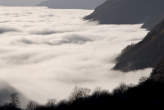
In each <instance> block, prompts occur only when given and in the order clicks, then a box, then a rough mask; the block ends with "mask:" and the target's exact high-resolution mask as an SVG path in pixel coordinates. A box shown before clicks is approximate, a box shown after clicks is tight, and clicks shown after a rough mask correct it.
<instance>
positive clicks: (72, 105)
mask: <svg viewBox="0 0 164 110" xmlns="http://www.w3.org/2000/svg"><path fill="white" fill-rule="evenodd" d="M163 74H164V60H162V61H161V62H160V63H159V64H158V65H157V67H156V68H155V69H154V70H153V72H152V74H151V76H150V78H149V79H144V78H142V81H141V82H140V83H139V85H137V86H126V85H123V84H122V85H121V86H120V87H119V88H117V89H115V90H114V91H113V92H112V93H110V92H108V91H104V90H100V89H97V90H96V91H95V92H94V93H93V94H92V95H88V93H89V90H88V89H83V88H82V89H76V91H74V92H73V95H72V97H71V98H70V100H67V101H61V102H59V103H56V102H55V101H54V100H51V101H49V102H48V103H47V104H46V105H37V104H35V103H29V105H28V106H27V109H26V110H117V109H119V110H120V109H123V110H125V109H126V110H133V109H134V110H141V109H146V110H147V109H148V110H162V109H164V106H163V105H164V82H163V81H164V79H163V78H162V77H161V76H163ZM0 110H21V109H20V108H19V107H18V106H17V105H16V104H12V103H11V104H7V105H4V106H1V107H0Z"/></svg>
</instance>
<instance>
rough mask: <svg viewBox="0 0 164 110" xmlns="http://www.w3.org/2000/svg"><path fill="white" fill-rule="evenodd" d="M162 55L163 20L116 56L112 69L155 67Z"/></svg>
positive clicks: (163, 49)
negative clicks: (140, 39)
mask: <svg viewBox="0 0 164 110" xmlns="http://www.w3.org/2000/svg"><path fill="white" fill-rule="evenodd" d="M163 57H164V20H163V21H162V22H160V23H159V24H158V25H157V26H155V27H154V28H153V29H152V31H151V32H149V33H148V34H147V36H146V37H145V38H144V39H143V40H142V41H141V42H139V43H137V44H135V45H129V46H128V47H126V48H125V49H124V50H123V51H122V53H121V55H120V56H119V57H117V59H116V61H117V63H116V65H115V67H114V69H117V70H122V71H130V70H137V69H143V68H147V67H155V66H156V65H157V64H158V62H159V61H160V60H161V59H162V58H163Z"/></svg>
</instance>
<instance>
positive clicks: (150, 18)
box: [85, 0, 164, 29]
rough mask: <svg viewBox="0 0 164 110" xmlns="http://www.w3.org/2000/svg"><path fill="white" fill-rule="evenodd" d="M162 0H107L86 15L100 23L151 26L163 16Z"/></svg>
mask: <svg viewBox="0 0 164 110" xmlns="http://www.w3.org/2000/svg"><path fill="white" fill-rule="evenodd" d="M163 4H164V0H107V1H106V2H105V3H103V4H102V5H100V6H99V7H97V8H96V9H95V11H94V12H93V13H92V14H90V15H88V16H86V17H85V19H88V20H97V21H99V23H101V24H138V23H144V25H143V27H144V28H148V29H150V28H152V27H153V26H155V25H156V24H157V23H158V22H159V21H160V20H161V19H162V18H164V13H163V12H164V6H163Z"/></svg>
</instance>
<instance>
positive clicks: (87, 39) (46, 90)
mask: <svg viewBox="0 0 164 110" xmlns="http://www.w3.org/2000/svg"><path fill="white" fill-rule="evenodd" d="M91 12H92V10H91V11H88V10H54V9H48V8H39V7H37V8H34V7H26V8H21V7H15V8H10V7H1V8H0V16H1V18H0V26H1V28H0V30H2V32H1V34H0V53H1V54H0V80H4V81H6V82H8V83H9V84H10V85H11V86H13V87H15V88H16V89H18V90H19V91H20V92H22V93H23V94H25V95H26V96H27V97H28V98H31V99H32V100H37V101H40V102H45V101H47V99H51V98H55V99H63V98H67V97H68V96H69V94H70V92H71V91H72V89H73V88H74V87H75V86H80V87H88V88H91V89H94V88H96V87H102V88H105V89H109V90H112V89H113V88H115V87H117V86H118V85H119V84H120V83H128V84H130V83H134V84H136V83H137V82H138V79H139V78H140V77H142V76H148V75H149V73H150V71H151V69H146V70H140V71H135V72H129V73H126V74H125V73H122V72H118V71H112V70H111V68H112V67H113V65H114V63H115V62H114V58H115V57H116V56H117V55H118V54H119V53H120V51H121V50H122V49H123V48H124V47H125V46H126V45H128V44H131V43H136V42H138V41H140V40H141V39H142V38H143V37H144V36H145V34H146V33H147V31H146V30H143V29H140V26H141V25H98V24H97V23H96V22H87V21H83V20H82V17H84V16H85V15H88V14H89V13H91Z"/></svg>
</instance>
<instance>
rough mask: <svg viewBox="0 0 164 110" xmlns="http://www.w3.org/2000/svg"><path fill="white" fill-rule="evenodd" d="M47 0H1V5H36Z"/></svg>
mask: <svg viewBox="0 0 164 110" xmlns="http://www.w3.org/2000/svg"><path fill="white" fill-rule="evenodd" d="M42 1H45V0H0V5H13V6H15V5H22V6H26V5H35V4H39V3H40V2H42Z"/></svg>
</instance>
